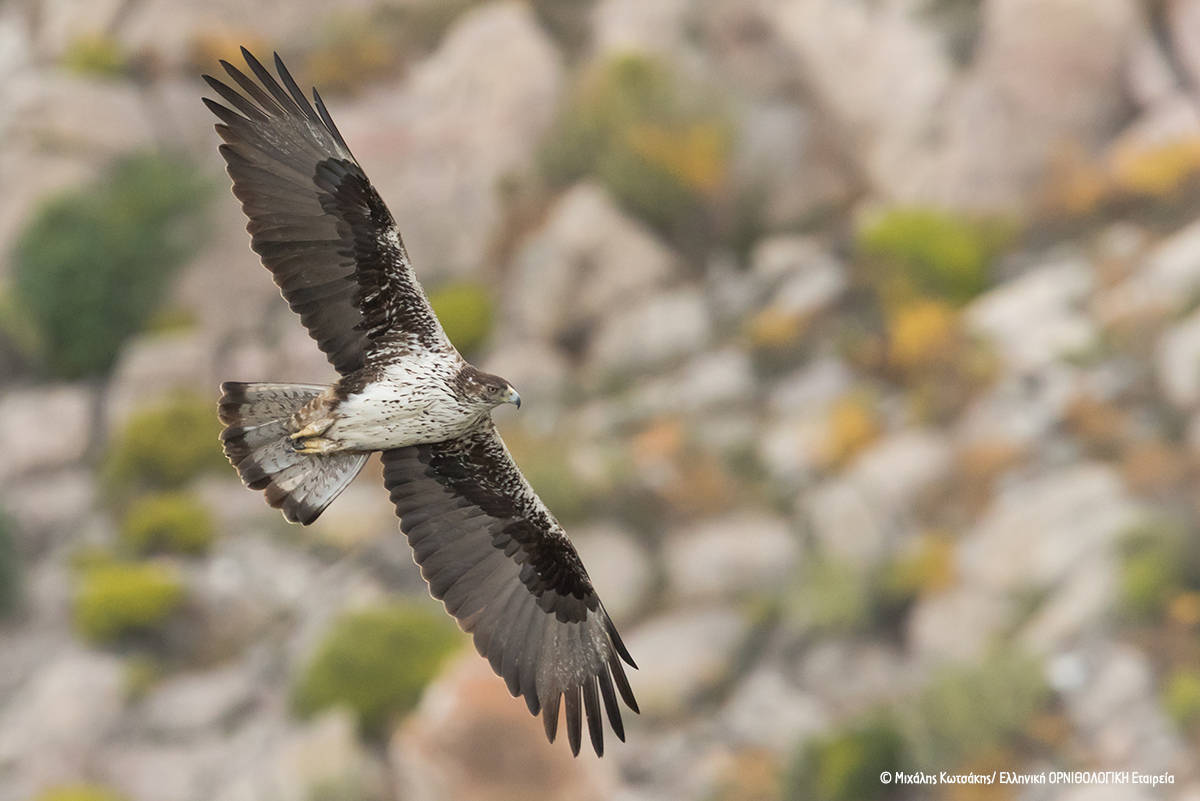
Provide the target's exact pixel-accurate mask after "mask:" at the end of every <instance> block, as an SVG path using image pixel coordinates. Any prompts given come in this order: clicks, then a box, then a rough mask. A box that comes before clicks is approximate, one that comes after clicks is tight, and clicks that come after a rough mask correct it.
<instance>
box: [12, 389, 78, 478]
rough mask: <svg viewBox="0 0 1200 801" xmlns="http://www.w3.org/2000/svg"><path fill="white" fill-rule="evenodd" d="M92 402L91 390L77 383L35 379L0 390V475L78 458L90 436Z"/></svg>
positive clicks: (63, 464)
mask: <svg viewBox="0 0 1200 801" xmlns="http://www.w3.org/2000/svg"><path fill="white" fill-rule="evenodd" d="M93 404H94V400H93V390H92V389H91V388H89V387H87V386H84V385H82V384H48V385H40V386H35V387H28V388H18V389H11V390H9V391H8V392H5V393H3V394H2V395H0V420H2V421H3V425H4V432H5V433H4V459H3V460H2V461H0V480H5V481H8V480H12V479H13V478H15V477H17V476H19V475H20V474H21V473H26V472H34V471H42V470H50V469H53V468H60V467H69V466H71V465H74V464H76V463H78V462H79V461H80V460H81V459H82V458H83V455H84V451H85V450H86V449H87V446H88V442H89V438H90V436H91V430H92V408H93Z"/></svg>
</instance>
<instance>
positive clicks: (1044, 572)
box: [958, 462, 1142, 593]
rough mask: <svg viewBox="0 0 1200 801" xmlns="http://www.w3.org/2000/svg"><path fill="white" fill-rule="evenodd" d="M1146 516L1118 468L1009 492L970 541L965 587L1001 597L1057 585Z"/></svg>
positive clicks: (963, 558) (1053, 478)
mask: <svg viewBox="0 0 1200 801" xmlns="http://www.w3.org/2000/svg"><path fill="white" fill-rule="evenodd" d="M1141 514H1142V512H1141V510H1140V509H1139V507H1138V505H1137V504H1136V503H1134V502H1133V501H1132V500H1131V499H1130V498H1129V497H1128V495H1127V494H1126V492H1125V489H1124V487H1123V485H1122V483H1121V479H1120V476H1119V475H1118V474H1117V472H1116V471H1115V470H1114V469H1113V468H1112V467H1109V466H1108V465H1104V464H1099V463H1090V462H1081V463H1077V464H1072V465H1070V466H1067V467H1064V468H1062V469H1060V470H1058V471H1056V472H1053V473H1049V474H1047V475H1044V476H1042V477H1039V478H1036V479H1030V480H1028V481H1026V482H1023V483H1021V484H1019V485H1010V486H1007V487H1005V488H1004V489H1003V490H1002V492H1001V494H1000V495H999V497H998V498H997V499H996V500H995V501H994V502H993V503H992V506H991V508H990V509H989V510H988V511H987V512H986V513H984V515H983V517H982V518H981V519H980V520H979V522H978V523H976V525H975V526H974V527H973V528H972V529H971V531H969V532H968V533H967V535H966V536H965V537H964V538H963V540H962V542H961V544H960V546H959V549H958V569H959V571H960V572H959V575H960V576H961V579H962V581H963V583H964V585H965V586H969V587H972V588H979V589H988V590H991V591H993V592H997V593H1010V592H1014V591H1016V590H1019V589H1022V588H1027V587H1052V586H1056V585H1057V584H1059V583H1060V582H1062V581H1064V580H1065V579H1066V578H1067V577H1068V576H1069V575H1070V574H1071V573H1072V571H1073V570H1074V569H1075V568H1076V567H1077V566H1078V565H1079V564H1080V563H1081V562H1083V561H1084V560H1086V559H1088V558H1090V557H1094V556H1096V555H1099V554H1103V553H1106V552H1107V550H1108V549H1110V548H1111V547H1112V546H1113V544H1114V543H1115V542H1116V540H1117V538H1118V537H1119V536H1120V535H1121V534H1122V533H1123V532H1124V531H1126V530H1127V529H1128V528H1129V527H1130V526H1131V525H1133V524H1134V523H1136V522H1137V521H1138V520H1139V519H1140V516H1141Z"/></svg>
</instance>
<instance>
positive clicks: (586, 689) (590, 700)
mask: <svg viewBox="0 0 1200 801" xmlns="http://www.w3.org/2000/svg"><path fill="white" fill-rule="evenodd" d="M583 709H584V712H585V714H586V715H587V727H588V736H589V737H591V739H592V750H594V751H595V752H596V756H604V718H602V717H600V698H599V696H598V694H597V692H596V679H595V677H594V676H588V677H587V678H586V679H584V682H583Z"/></svg>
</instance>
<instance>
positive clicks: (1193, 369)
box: [1156, 313, 1200, 409]
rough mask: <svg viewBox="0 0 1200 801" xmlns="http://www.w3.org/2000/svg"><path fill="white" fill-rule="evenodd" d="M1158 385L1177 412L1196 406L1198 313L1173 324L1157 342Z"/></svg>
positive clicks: (1199, 363)
mask: <svg viewBox="0 0 1200 801" xmlns="http://www.w3.org/2000/svg"><path fill="white" fill-rule="evenodd" d="M1157 349H1158V354H1157V356H1158V358H1157V365H1156V366H1157V368H1158V370H1157V372H1158V383H1159V387H1160V388H1161V389H1162V392H1163V394H1164V395H1166V397H1167V399H1168V400H1170V401H1171V402H1172V403H1174V404H1175V405H1176V406H1178V407H1180V408H1181V409H1194V408H1195V407H1196V406H1197V405H1198V404H1200V313H1193V314H1192V315H1191V316H1189V317H1187V318H1186V319H1184V320H1181V321H1180V322H1178V323H1176V324H1175V325H1173V326H1171V328H1169V329H1167V331H1166V332H1164V333H1163V335H1162V336H1161V337H1160V338H1159V340H1158V348H1157Z"/></svg>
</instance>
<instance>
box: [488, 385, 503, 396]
mask: <svg viewBox="0 0 1200 801" xmlns="http://www.w3.org/2000/svg"><path fill="white" fill-rule="evenodd" d="M484 389H486V390H487V393H488V394H489V395H495V394H496V393H497V392H499V391H500V387H498V386H496V385H495V384H488V385H487V386H486V387H484Z"/></svg>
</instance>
